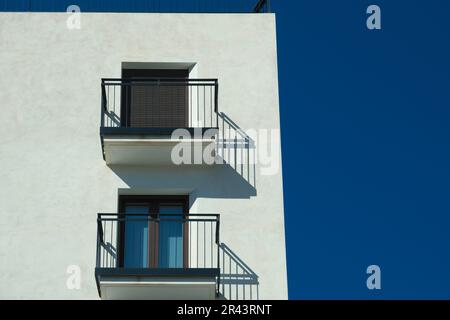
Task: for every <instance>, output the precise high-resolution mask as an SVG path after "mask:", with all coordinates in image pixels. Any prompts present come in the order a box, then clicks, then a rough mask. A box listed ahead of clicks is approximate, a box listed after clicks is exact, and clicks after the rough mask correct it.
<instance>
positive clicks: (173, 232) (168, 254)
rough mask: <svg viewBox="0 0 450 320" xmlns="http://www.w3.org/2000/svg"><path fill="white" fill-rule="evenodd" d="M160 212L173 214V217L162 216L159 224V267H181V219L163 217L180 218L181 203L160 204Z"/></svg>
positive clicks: (181, 211) (181, 212)
mask: <svg viewBox="0 0 450 320" xmlns="http://www.w3.org/2000/svg"><path fill="white" fill-rule="evenodd" d="M159 213H161V214H173V215H174V216H173V217H170V216H162V217H161V222H160V224H159V251H158V252H159V254H158V266H159V267H160V268H182V267H183V221H181V220H180V221H164V219H182V218H183V216H182V214H183V206H182V205H162V206H160V208H159Z"/></svg>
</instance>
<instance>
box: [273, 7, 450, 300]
mask: <svg viewBox="0 0 450 320" xmlns="http://www.w3.org/2000/svg"><path fill="white" fill-rule="evenodd" d="M371 4H377V5H379V6H380V8H381V14H382V17H381V18H382V30H377V31H369V30H368V29H367V28H366V18H367V15H366V13H365V12H366V8H367V7H368V6H369V5H371ZM272 7H273V9H274V11H275V12H276V13H277V28H278V30H277V34H278V60H279V75H280V100H281V125H282V144H283V145H282V147H283V170H284V188H285V214H286V237H287V257H288V277H289V296H290V298H291V299H348V298H353V299H405V298H410V299H443V298H446V299H449V298H450V231H449V230H450V23H449V22H448V14H449V12H450V1H446V0H427V1H425V0H409V1H406V0H396V1H392V0H391V1H365V0H345V1H344V0H343V1H336V0H314V1H313V0H299V1H282V0H278V1H277V0H273V1H272ZM371 264H377V265H379V266H380V267H381V286H382V289H381V290H380V291H370V290H368V289H367V287H366V279H367V276H368V275H367V274H366V268H367V266H369V265H371Z"/></svg>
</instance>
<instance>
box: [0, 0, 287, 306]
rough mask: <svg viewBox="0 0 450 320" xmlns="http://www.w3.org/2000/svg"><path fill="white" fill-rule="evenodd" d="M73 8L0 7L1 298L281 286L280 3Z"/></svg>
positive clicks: (274, 290) (261, 295)
mask: <svg viewBox="0 0 450 320" xmlns="http://www.w3.org/2000/svg"><path fill="white" fill-rule="evenodd" d="M262 2H263V3H265V1H262ZM79 9H81V12H78V9H77V8H76V9H73V8H71V9H70V10H69V11H70V12H69V13H67V12H59V13H58V12H0V87H1V88H2V89H1V90H0V102H1V106H2V119H3V125H2V126H1V127H0V132H1V136H2V137H3V141H2V143H1V145H0V163H1V168H0V195H1V200H0V215H1V219H0V298H2V299H16V298H18V299H28V298H30V299H99V298H101V299H287V274H286V257H285V238H284V214H283V189H282V172H281V147H280V138H279V101H278V82H277V79H278V75H277V51H276V28H275V16H274V14H272V13H223V12H220V13H203V12H198V13H188V14H187V13H170V12H165V13H154V12H142V13H126V12H109V13H108V12H83V6H80V7H79ZM42 11H45V10H42ZM48 11H53V10H48ZM257 11H258V10H257Z"/></svg>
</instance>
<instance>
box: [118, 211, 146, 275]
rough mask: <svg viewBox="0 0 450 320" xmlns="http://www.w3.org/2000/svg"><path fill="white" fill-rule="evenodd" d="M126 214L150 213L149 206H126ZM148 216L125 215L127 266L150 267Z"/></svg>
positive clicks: (125, 261) (125, 263)
mask: <svg viewBox="0 0 450 320" xmlns="http://www.w3.org/2000/svg"><path fill="white" fill-rule="evenodd" d="M125 213H126V214H130V213H131V214H138V215H140V214H148V213H149V208H148V207H147V206H126V207H125ZM148 225H149V224H148V217H147V216H142V217H139V216H131V217H130V216H125V259H124V267H125V268H146V267H148V236H149V230H148Z"/></svg>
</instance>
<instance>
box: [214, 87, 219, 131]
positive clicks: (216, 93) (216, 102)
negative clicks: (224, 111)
mask: <svg viewBox="0 0 450 320" xmlns="http://www.w3.org/2000/svg"><path fill="white" fill-rule="evenodd" d="M214 111H215V112H216V126H217V127H219V83H218V81H217V80H216V83H215V90H214Z"/></svg>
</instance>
